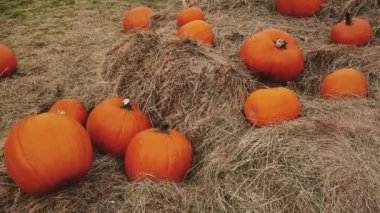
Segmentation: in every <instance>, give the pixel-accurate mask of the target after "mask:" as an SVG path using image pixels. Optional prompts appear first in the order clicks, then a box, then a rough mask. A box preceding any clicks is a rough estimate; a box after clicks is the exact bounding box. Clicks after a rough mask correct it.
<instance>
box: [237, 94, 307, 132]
mask: <svg viewBox="0 0 380 213" xmlns="http://www.w3.org/2000/svg"><path fill="white" fill-rule="evenodd" d="M300 111H301V103H300V101H299V99H298V97H297V95H296V94H295V93H294V92H292V91H291V90H289V89H287V88H284V87H277V88H269V89H259V90H256V91H254V92H253V93H252V94H251V95H250V96H249V97H248V98H247V100H246V102H245V105H244V114H245V116H246V118H247V119H248V120H249V121H250V122H251V123H252V124H253V125H255V126H257V127H262V126H266V125H270V124H276V123H280V122H283V121H287V120H292V119H295V118H297V117H298V116H299V115H300Z"/></svg>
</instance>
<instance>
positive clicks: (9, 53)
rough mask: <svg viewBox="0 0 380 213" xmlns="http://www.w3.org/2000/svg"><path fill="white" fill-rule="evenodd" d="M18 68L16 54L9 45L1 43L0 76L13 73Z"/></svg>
mask: <svg viewBox="0 0 380 213" xmlns="http://www.w3.org/2000/svg"><path fill="white" fill-rule="evenodd" d="M16 68H17V60H16V54H15V53H14V52H13V50H12V49H10V48H9V47H7V46H5V45H4V44H0V78H1V77H7V76H10V75H12V74H13V73H14V72H15V71H16Z"/></svg>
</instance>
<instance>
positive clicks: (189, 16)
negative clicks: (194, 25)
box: [177, 6, 205, 26]
mask: <svg viewBox="0 0 380 213" xmlns="http://www.w3.org/2000/svg"><path fill="white" fill-rule="evenodd" d="M195 20H205V14H204V13H203V11H202V9H200V8H199V7H195V6H194V7H190V8H187V9H184V10H182V11H181V12H180V13H178V14H177V23H178V26H183V25H185V24H187V23H189V22H192V21H195Z"/></svg>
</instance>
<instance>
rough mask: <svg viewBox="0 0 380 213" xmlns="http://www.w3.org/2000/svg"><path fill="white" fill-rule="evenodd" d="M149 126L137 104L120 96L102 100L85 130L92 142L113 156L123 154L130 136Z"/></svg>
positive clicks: (89, 117) (91, 114) (90, 117)
mask: <svg viewBox="0 0 380 213" xmlns="http://www.w3.org/2000/svg"><path fill="white" fill-rule="evenodd" d="M150 127H151V125H150V121H149V119H148V117H147V116H146V115H145V114H144V113H143V112H142V111H140V110H139V109H138V108H137V104H136V103H135V102H131V101H130V100H129V99H122V98H109V99H106V100H104V101H103V102H102V103H100V104H99V105H98V106H96V107H95V108H94V110H93V111H92V112H91V113H90V115H89V116H88V120H87V130H88V132H89V133H90V135H91V138H92V140H93V142H94V144H95V145H96V146H97V147H98V148H100V149H101V150H102V151H104V152H106V153H107V154H110V155H112V156H114V157H121V156H123V155H124V152H125V148H126V147H127V145H128V143H129V142H130V140H131V139H132V137H133V136H135V135H136V134H137V133H139V132H140V131H142V130H145V129H148V128H150Z"/></svg>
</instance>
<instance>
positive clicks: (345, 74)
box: [321, 69, 368, 99]
mask: <svg viewBox="0 0 380 213" xmlns="http://www.w3.org/2000/svg"><path fill="white" fill-rule="evenodd" d="M367 94H368V88H367V79H366V77H365V75H364V73H363V72H361V71H359V70H355V69H338V70H335V71H334V72H332V73H330V74H328V75H327V76H326V77H325V78H324V79H323V81H322V84H321V95H322V96H323V97H324V98H327V99H329V98H337V99H339V98H349V97H367Z"/></svg>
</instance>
